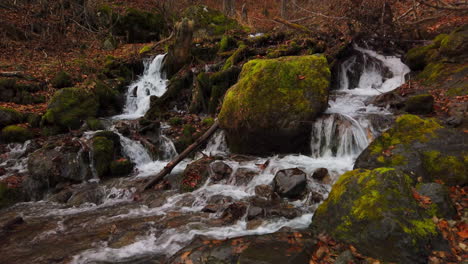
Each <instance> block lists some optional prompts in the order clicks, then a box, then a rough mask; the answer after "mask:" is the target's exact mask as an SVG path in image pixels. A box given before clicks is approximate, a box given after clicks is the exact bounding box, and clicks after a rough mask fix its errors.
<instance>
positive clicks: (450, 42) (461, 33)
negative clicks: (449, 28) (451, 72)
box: [440, 26, 468, 56]
mask: <svg viewBox="0 0 468 264" xmlns="http://www.w3.org/2000/svg"><path fill="white" fill-rule="evenodd" d="M467 40H468V27H467V26H464V27H462V28H459V29H457V30H455V31H453V32H452V33H450V35H448V36H446V37H444V38H443V39H442V40H441V41H440V53H441V54H443V55H445V56H458V55H460V56H463V55H464V54H465V53H464V52H465V50H466V47H467V44H466V42H467Z"/></svg>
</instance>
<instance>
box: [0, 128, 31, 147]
mask: <svg viewBox="0 0 468 264" xmlns="http://www.w3.org/2000/svg"><path fill="white" fill-rule="evenodd" d="M32 138H33V134H32V132H31V131H30V130H29V129H28V128H25V127H20V126H13V125H11V126H7V127H5V128H3V129H2V131H1V140H2V141H3V142H5V143H10V142H18V143H23V142H25V141H26V140H29V139H32Z"/></svg>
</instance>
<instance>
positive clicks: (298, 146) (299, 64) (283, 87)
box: [218, 55, 330, 154]
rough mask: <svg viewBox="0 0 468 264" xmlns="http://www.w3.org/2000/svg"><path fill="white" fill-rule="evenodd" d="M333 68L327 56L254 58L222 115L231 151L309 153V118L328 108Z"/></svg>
mask: <svg viewBox="0 0 468 264" xmlns="http://www.w3.org/2000/svg"><path fill="white" fill-rule="evenodd" d="M329 85H330V69H329V67H328V63H327V60H326V58H325V57H323V56H317V55H313V56H300V57H282V58H279V59H270V60H252V61H249V62H248V63H246V64H245V65H244V67H243V69H242V72H241V74H240V77H239V81H238V82H237V84H235V85H234V86H233V87H231V88H230V89H229V90H228V91H227V93H226V96H225V98H224V102H223V105H222V108H221V112H220V114H219V116H218V119H219V122H220V126H221V127H222V128H223V129H225V131H226V133H227V141H228V145H229V148H230V150H231V151H233V152H237V153H247V154H270V153H288V152H295V153H297V152H308V151H310V150H309V147H308V145H309V140H310V123H309V122H310V121H313V120H314V119H315V118H316V117H317V116H318V115H319V114H320V113H322V112H323V111H325V109H326V108H327V102H328V93H329Z"/></svg>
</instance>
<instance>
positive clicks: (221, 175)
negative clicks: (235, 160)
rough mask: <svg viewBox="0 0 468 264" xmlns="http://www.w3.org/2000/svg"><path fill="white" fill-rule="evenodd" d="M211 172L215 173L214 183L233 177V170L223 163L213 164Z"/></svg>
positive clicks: (213, 176) (216, 162)
mask: <svg viewBox="0 0 468 264" xmlns="http://www.w3.org/2000/svg"><path fill="white" fill-rule="evenodd" d="M211 171H212V172H213V175H212V176H211V178H212V179H213V180H214V181H220V180H223V179H227V178H229V176H231V173H232V168H231V167H229V165H227V164H226V163H224V162H222V161H215V162H213V163H212V164H211Z"/></svg>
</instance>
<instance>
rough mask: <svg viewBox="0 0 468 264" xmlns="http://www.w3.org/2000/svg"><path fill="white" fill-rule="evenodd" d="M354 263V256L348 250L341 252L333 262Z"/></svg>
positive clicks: (336, 263)
mask: <svg viewBox="0 0 468 264" xmlns="http://www.w3.org/2000/svg"><path fill="white" fill-rule="evenodd" d="M349 263H354V256H353V253H352V252H351V251H350V250H346V251H344V252H342V253H341V254H340V255H338V257H337V258H336V260H335V264H349Z"/></svg>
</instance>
